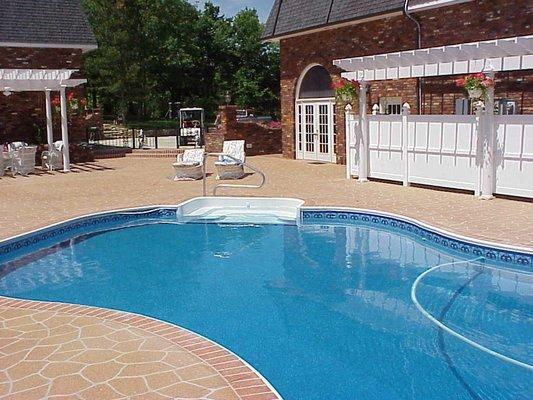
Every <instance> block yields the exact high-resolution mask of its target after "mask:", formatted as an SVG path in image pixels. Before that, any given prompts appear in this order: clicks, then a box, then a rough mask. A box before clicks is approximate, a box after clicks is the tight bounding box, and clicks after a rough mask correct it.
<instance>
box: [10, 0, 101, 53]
mask: <svg viewBox="0 0 533 400" xmlns="http://www.w3.org/2000/svg"><path fill="white" fill-rule="evenodd" d="M0 21H2V22H1V23H0V46H10V45H12V46H17V47H24V45H28V47H37V45H42V47H67V48H82V49H85V50H89V49H94V48H96V46H97V43H96V39H95V37H94V34H93V31H92V29H91V26H90V25H89V21H88V20H87V16H86V15H85V12H84V10H83V8H82V5H81V2H80V0H0Z"/></svg>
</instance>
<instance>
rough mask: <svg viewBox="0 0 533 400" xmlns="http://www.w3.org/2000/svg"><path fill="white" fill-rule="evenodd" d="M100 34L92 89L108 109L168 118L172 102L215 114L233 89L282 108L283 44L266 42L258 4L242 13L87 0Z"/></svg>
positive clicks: (256, 102)
mask: <svg viewBox="0 0 533 400" xmlns="http://www.w3.org/2000/svg"><path fill="white" fill-rule="evenodd" d="M84 6H85V8H86V10H87V14H88V16H89V20H90V22H91V25H92V27H93V30H94V33H95V35H96V38H97V40H98V44H99V48H98V50H96V51H94V52H91V53H88V54H87V55H86V57H85V72H86V75H87V77H88V81H89V83H88V90H89V92H90V95H91V97H96V98H97V99H98V102H99V103H100V105H101V106H103V107H104V109H105V112H106V113H107V114H125V115H128V116H137V117H144V118H154V119H157V118H163V117H164V116H165V114H166V111H167V107H168V102H169V101H172V102H175V101H179V102H181V103H182V105H183V106H199V107H204V108H206V110H207V111H208V113H211V114H213V113H214V112H215V111H216V109H217V107H218V105H219V104H222V103H223V99H224V94H225V93H226V91H229V92H230V93H231V95H232V97H233V101H234V102H235V103H236V104H237V105H239V106H241V107H251V108H255V109H256V110H257V111H258V112H261V113H266V114H276V113H277V112H278V110H279V51H278V48H277V46H276V45H273V44H264V43H261V32H262V26H261V24H260V22H259V19H258V17H257V13H256V12H255V10H249V9H245V10H243V11H241V12H240V13H239V14H237V15H236V16H235V17H234V18H226V17H224V16H223V15H221V14H220V10H219V8H218V7H216V6H214V5H213V4H211V3H207V4H206V5H205V7H204V9H203V10H197V9H196V8H195V7H193V6H192V5H191V4H190V3H188V2H187V1H185V0H157V1H154V0H84Z"/></svg>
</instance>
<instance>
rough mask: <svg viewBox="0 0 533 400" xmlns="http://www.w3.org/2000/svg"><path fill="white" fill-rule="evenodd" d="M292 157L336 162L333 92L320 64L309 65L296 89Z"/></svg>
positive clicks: (329, 79) (328, 76) (326, 72)
mask: <svg viewBox="0 0 533 400" xmlns="http://www.w3.org/2000/svg"><path fill="white" fill-rule="evenodd" d="M295 128H296V129H295V131H296V158H297V159H301V160H314V161H323V162H336V157H335V151H334V146H335V93H334V91H333V89H332V88H331V77H330V75H329V73H328V71H327V70H326V69H325V68H324V67H322V66H321V65H310V66H309V67H307V68H306V70H305V71H304V72H303V73H302V76H301V77H300V81H299V82H298V85H297V87H296V127H295Z"/></svg>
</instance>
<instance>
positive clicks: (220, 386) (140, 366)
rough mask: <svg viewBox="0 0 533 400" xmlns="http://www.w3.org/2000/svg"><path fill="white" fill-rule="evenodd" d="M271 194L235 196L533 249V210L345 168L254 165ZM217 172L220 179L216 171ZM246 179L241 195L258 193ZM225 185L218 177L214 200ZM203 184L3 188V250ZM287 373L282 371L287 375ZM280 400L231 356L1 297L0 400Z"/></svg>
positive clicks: (3, 184)
mask: <svg viewBox="0 0 533 400" xmlns="http://www.w3.org/2000/svg"><path fill="white" fill-rule="evenodd" d="M248 161H249V162H250V163H252V164H254V165H256V166H258V167H259V168H261V169H262V170H263V171H265V172H266V174H267V183H266V185H265V186H264V187H263V188H262V189H260V190H250V189H223V190H221V192H220V193H221V194H225V195H236V196H237V195H251V196H272V197H296V198H301V199H303V200H305V201H306V204H307V205H324V206H348V207H357V208H364V209H372V210H379V211H387V212H392V213H397V214H402V215H405V216H408V217H411V218H415V219H418V220H420V221H422V222H425V223H428V224H431V225H433V226H436V227H439V228H442V229H445V230H448V231H451V232H453V233H457V234H461V235H465V236H470V237H473V238H477V239H481V240H488V241H491V242H497V243H502V244H508V245H516V246H523V247H528V248H533V203H532V202H527V201H517V200H509V199H502V198H497V199H495V200H492V201H480V200H478V199H476V198H475V197H474V196H472V195H470V194H465V193H457V192H446V191H438V190H432V189H427V188H419V187H410V188H404V187H402V186H399V185H395V184H390V183H382V182H367V183H358V182H356V181H355V180H347V179H346V178H345V167H343V166H339V165H331V164H318V163H313V162H306V161H295V160H287V159H283V158H281V157H280V156H261V157H250V158H249V160H248ZM208 170H209V171H213V170H214V168H213V166H212V162H210V163H209V165H208ZM257 179H258V177H257V176H253V175H250V176H247V177H246V178H245V179H243V180H242V181H240V182H241V183H253V182H256V181H257ZM215 184H216V181H215V180H214V176H213V175H211V176H210V177H209V180H208V187H209V190H210V191H211V190H212V188H213V187H214V185H215ZM201 194H202V183H201V182H174V181H173V180H172V166H171V160H169V159H168V158H167V159H156V158H150V159H140V158H122V159H107V160H100V161H98V162H95V163H89V164H83V165H77V166H75V167H74V168H73V171H72V173H69V174H64V173H61V172H53V173H48V172H39V173H38V174H37V175H30V176H28V177H16V178H12V177H10V176H7V177H2V178H0V238H7V237H10V236H13V235H15V234H20V233H23V232H27V231H29V230H33V229H37V228H40V227H43V226H46V225H49V224H52V223H55V222H60V221H63V220H65V219H68V218H72V217H77V216H81V215H85V214H88V213H93V212H98V211H107V210H113V209H119V208H127V207H135V206H146V205H164V204H165V205H173V204H177V203H179V202H181V201H183V200H186V199H189V198H192V197H196V196H200V195H201ZM280 368H282V367H281V366H280ZM44 398H46V399H102V400H104V399H165V398H166V399H169V398H174V399H176V398H179V399H182V398H183V399H185V398H190V399H212V400H225V399H243V400H273V399H276V398H277V396H276V394H274V393H273V392H272V391H271V390H270V389H269V387H268V384H267V383H266V382H265V381H264V380H263V379H262V378H261V377H259V376H258V375H257V374H256V373H255V372H253V371H252V370H251V369H250V368H249V367H248V366H246V365H245V364H244V363H243V362H242V361H240V360H239V359H238V358H236V357H235V356H233V355H232V354H231V353H229V352H228V351H227V350H225V349H223V348H221V347H220V346H218V345H216V344H214V343H212V342H210V341H208V340H206V339H205V338H202V337H200V336H198V335H195V334H192V333H190V332H188V331H186V330H183V329H181V328H178V327H175V326H173V325H169V324H166V323H164V322H160V321H156V320H153V319H150V318H145V317H141V316H136V315H132V314H127V313H121V312H117V311H109V310H103V309H96V308H89V307H83V306H76V305H62V304H54V303H43V302H29V301H24V300H12V299H7V298H1V297H0V399H10V400H11V399H13V400H15V399H21V400H26V399H30V400H32V399H44Z"/></svg>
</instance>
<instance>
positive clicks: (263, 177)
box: [202, 153, 266, 197]
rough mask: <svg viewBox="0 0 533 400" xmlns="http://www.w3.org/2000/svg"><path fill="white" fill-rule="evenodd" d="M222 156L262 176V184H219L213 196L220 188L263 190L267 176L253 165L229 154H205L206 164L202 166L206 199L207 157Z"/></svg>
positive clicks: (214, 189)
mask: <svg viewBox="0 0 533 400" xmlns="http://www.w3.org/2000/svg"><path fill="white" fill-rule="evenodd" d="M220 156H224V157H228V158H230V159H232V160H233V161H235V162H236V163H237V165H242V166H244V167H246V168H248V169H251V170H252V171H254V172H257V173H258V174H259V175H260V176H261V183H259V184H258V185H236V184H230V183H219V184H218V185H216V186H215V187H214V188H213V196H216V195H217V190H218V189H219V188H245V189H261V188H262V187H263V186H264V185H265V182H266V175H265V174H264V172H263V171H261V170H260V169H259V168H256V167H254V166H253V165H250V164H248V163H247V162H245V161H242V160H239V159H238V158H235V157H233V156H232V155H231V154H227V153H204V162H203V165H202V175H203V178H202V181H203V182H202V186H203V194H204V197H205V196H207V180H206V179H207V171H206V159H207V157H220Z"/></svg>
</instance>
